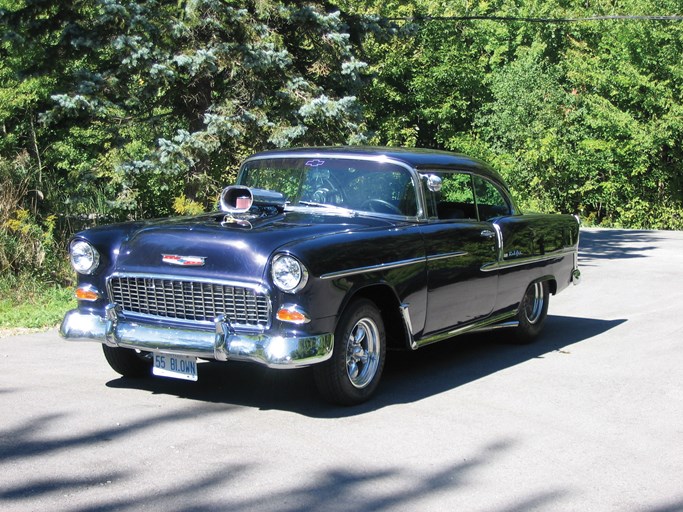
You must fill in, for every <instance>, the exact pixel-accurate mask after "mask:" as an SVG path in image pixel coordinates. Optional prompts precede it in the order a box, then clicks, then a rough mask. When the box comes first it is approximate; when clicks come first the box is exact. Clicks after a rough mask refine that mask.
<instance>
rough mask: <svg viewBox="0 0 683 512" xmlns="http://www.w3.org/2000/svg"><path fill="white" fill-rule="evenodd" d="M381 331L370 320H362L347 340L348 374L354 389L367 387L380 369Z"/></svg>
mask: <svg viewBox="0 0 683 512" xmlns="http://www.w3.org/2000/svg"><path fill="white" fill-rule="evenodd" d="M379 339H380V338H379V329H378V328H377V325H376V324H375V322H373V321H372V319H370V318H362V319H361V320H359V321H358V323H356V325H355V326H354V327H353V329H351V334H350V336H349V338H348V339H347V340H346V374H347V375H348V377H349V381H350V382H351V384H352V385H353V387H355V388H358V389H362V388H364V387H365V386H367V385H368V384H369V383H370V382H372V379H373V378H374V377H375V374H376V373H377V368H378V367H379V349H380V341H379Z"/></svg>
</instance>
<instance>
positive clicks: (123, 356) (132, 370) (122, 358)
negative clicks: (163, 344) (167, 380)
mask: <svg viewBox="0 0 683 512" xmlns="http://www.w3.org/2000/svg"><path fill="white" fill-rule="evenodd" d="M102 351H103V352H104V358H105V359H106V360H107V362H108V363H109V366H111V368H112V370H114V371H115V372H116V373H119V374H121V375H123V376H124V377H147V376H148V375H149V373H150V369H151V368H152V359H151V358H150V357H149V352H147V353H145V352H136V351H135V350H131V349H129V348H120V347H110V346H108V345H102Z"/></svg>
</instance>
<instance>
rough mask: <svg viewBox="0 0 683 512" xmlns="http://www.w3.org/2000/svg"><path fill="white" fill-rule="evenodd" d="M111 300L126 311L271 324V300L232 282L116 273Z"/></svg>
mask: <svg viewBox="0 0 683 512" xmlns="http://www.w3.org/2000/svg"><path fill="white" fill-rule="evenodd" d="M108 288H109V295H110V299H111V301H112V302H113V303H115V304H116V305H117V306H119V307H121V308H122V310H123V312H124V313H127V312H128V313H136V314H142V315H152V316H156V317H163V318H174V319H179V320H190V321H196V322H213V321H214V319H215V318H216V317H218V316H219V315H225V316H226V317H227V318H228V319H229V320H230V323H231V325H234V326H240V327H268V322H269V319H270V301H269V300H268V296H267V295H266V294H264V293H261V292H259V291H258V290H255V289H253V288H248V287H244V286H236V285H232V284H224V283H216V282H204V281H185V280H180V279H172V278H167V277H140V276H132V277H131V276H114V277H111V278H110V279H109V281H108Z"/></svg>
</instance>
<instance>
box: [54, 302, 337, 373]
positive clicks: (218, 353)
mask: <svg viewBox="0 0 683 512" xmlns="http://www.w3.org/2000/svg"><path fill="white" fill-rule="evenodd" d="M59 332H60V334H61V335H62V337H64V338H66V339H68V340H73V341H79V340H93V341H99V342H100V343H106V344H107V345H109V346H113V347H123V348H131V349H138V350H144V351H160V352H167V353H171V354H179V355H186V356H194V357H201V358H205V359H217V360H218V361H249V362H253V363H257V364H260V365H263V366H267V367H269V368H279V369H285V368H299V367H304V366H310V365H312V364H317V363H321V362H323V361H326V360H328V359H329V358H330V357H331V356H332V349H333V346H334V336H333V334H331V333H322V334H317V335H308V336H293V337H285V336H271V335H267V334H265V333H264V334H259V333H256V334H244V333H237V332H235V331H234V329H233V328H232V327H231V326H230V324H229V323H227V322H225V321H220V320H218V321H217V322H216V323H215V328H214V330H213V331H210V330H199V329H189V328H172V327H166V326H160V325H151V324H141V323H136V322H131V321H128V320H124V319H121V318H118V317H117V314H116V309H115V308H114V307H110V308H108V310H107V317H106V318H103V317H100V316H97V315H92V314H84V313H81V312H80V311H78V310H77V309H74V310H72V311H69V312H68V313H67V314H66V316H65V317H64V320H63V321H62V324H61V326H60V329H59Z"/></svg>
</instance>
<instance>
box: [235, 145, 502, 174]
mask: <svg viewBox="0 0 683 512" xmlns="http://www.w3.org/2000/svg"><path fill="white" fill-rule="evenodd" d="M322 156H326V157H328V158H329V157H342V156H344V157H349V156H351V157H362V158H378V159H380V158H384V159H391V160H395V161H398V162H402V163H404V164H406V165H408V166H410V167H413V168H415V169H418V170H426V169H434V170H436V169H460V170H466V171H472V172H477V173H479V174H481V175H483V176H486V177H489V178H492V179H494V181H497V182H499V183H504V182H503V180H502V179H501V177H500V175H499V174H498V173H497V172H496V171H494V170H493V169H492V168H491V167H489V166H488V165H487V164H486V163H484V162H482V161H481V160H477V159H476V158H472V157H469V156H467V155H462V154H459V153H452V152H450V151H439V150H434V149H419V148H391V147H380V146H329V147H325V146H321V147H305V148H288V149H274V150H270V151H263V152H260V153H256V154H255V155H252V156H251V157H250V158H248V159H247V160H250V159H254V158H309V157H310V158H313V157H318V158H319V157H322Z"/></svg>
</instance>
